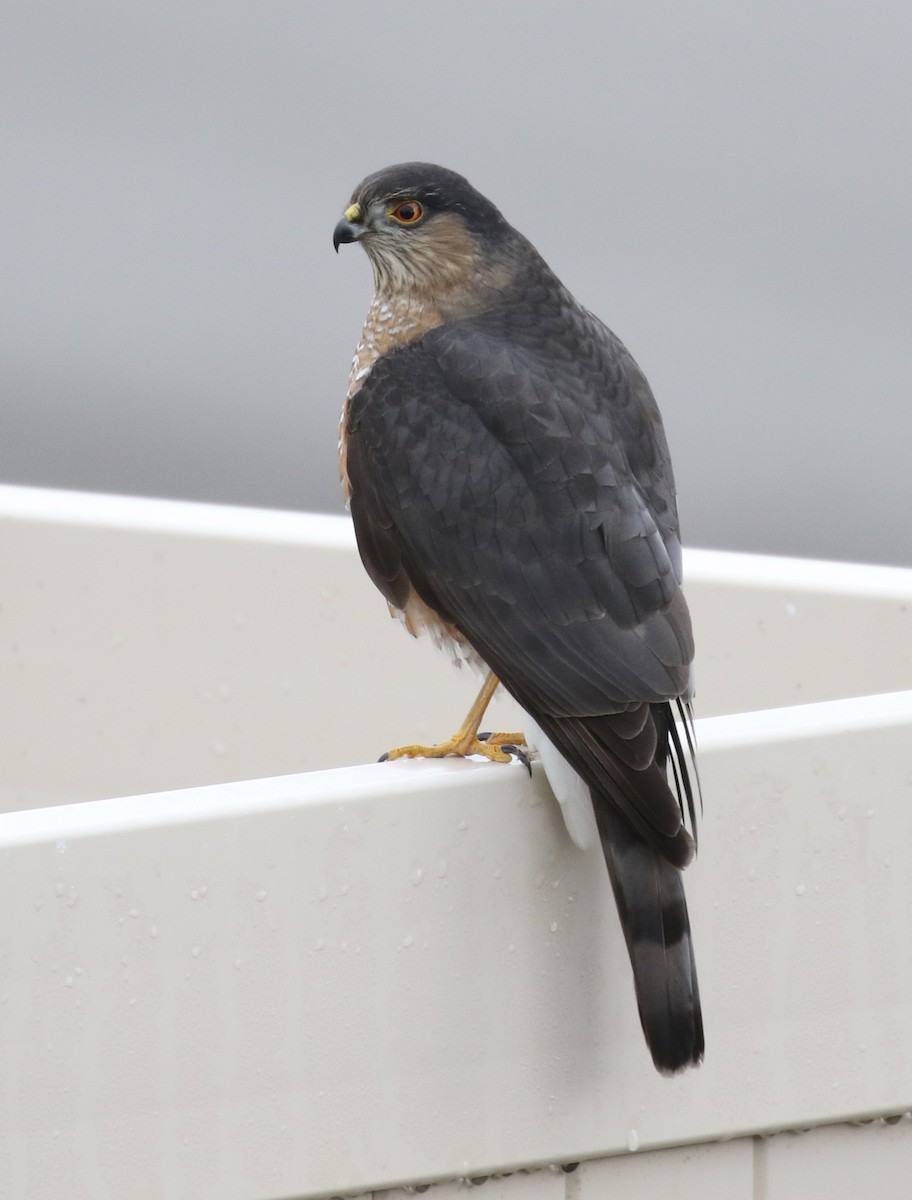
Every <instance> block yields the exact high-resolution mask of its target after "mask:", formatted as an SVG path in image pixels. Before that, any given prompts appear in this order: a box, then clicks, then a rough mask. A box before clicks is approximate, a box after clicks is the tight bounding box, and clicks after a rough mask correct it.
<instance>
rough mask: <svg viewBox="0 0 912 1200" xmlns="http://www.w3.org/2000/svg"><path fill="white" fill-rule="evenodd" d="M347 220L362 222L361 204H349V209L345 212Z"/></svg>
mask: <svg viewBox="0 0 912 1200" xmlns="http://www.w3.org/2000/svg"><path fill="white" fill-rule="evenodd" d="M345 219H346V221H360V220H361V205H360V204H349V206H348V208H347V209H346V210H345Z"/></svg>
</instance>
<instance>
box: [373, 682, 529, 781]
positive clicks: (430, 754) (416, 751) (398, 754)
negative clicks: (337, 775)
mask: <svg viewBox="0 0 912 1200" xmlns="http://www.w3.org/2000/svg"><path fill="white" fill-rule="evenodd" d="M497 687H498V679H497V676H496V675H495V674H494V672H493V671H489V672H488V674H487V675H486V676H485V681H484V683H483V684H482V686H481V691H480V692H479V693H478V695H477V697H476V698H475V703H474V704H473V705H472V707H471V708H470V709H469V711H468V713H467V715H466V719H465V720H464V721H463V723H462V726H461V727H460V728H459V729H457V731H456V732H455V733H454V734H453V736H452V737H451V738H450V740H449V741H448V742H441V743H440V744H439V745H438V746H397V747H396V749H395V750H389V751H387V753H386V754H384V755H383V756H382V757H381V759H380V761H381V762H386V761H387V760H392V759H395V758H446V757H447V756H448V755H451V754H452V755H455V756H456V757H457V758H468V756H469V755H470V754H480V755H481V756H482V757H483V758H487V759H490V760H491V762H510V761H511V760H512V759H513V758H518V759H519V761H520V762H521V763H522V764H523V766H524V767H525V768H526V770H527V771H528V772H529V774H530V775H531V774H532V767H531V766H530V764H529V755H528V754H527V753H526V751H525V749H524V747H525V745H526V737H525V734H522V733H479V732H478V726H479V725H480V724H481V718H482V717H483V716H484V711H485V709H486V708H487V707H488V703H489V702H490V699H491V697H492V696H493V695H494V693H495V691H496V690H497Z"/></svg>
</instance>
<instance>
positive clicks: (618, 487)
mask: <svg viewBox="0 0 912 1200" xmlns="http://www.w3.org/2000/svg"><path fill="white" fill-rule="evenodd" d="M343 242H359V243H360V244H361V245H362V246H363V247H364V249H365V250H366V251H367V255H368V258H369V259H370V263H371V266H372V268H373V273H374V284H375V295H374V299H373V302H372V304H371V306H370V309H369V310H368V314H367V319H366V321H365V324H364V329H363V332H362V335H361V340H360V342H359V343H358V347H357V350H356V353H355V358H354V362H353V364H352V370H351V376H350V380H349V387H348V393H347V396H346V400H345V405H344V409H343V414H342V424H341V434H340V444H339V450H340V471H341V477H342V481H343V488H344V491H345V493H346V496H347V498H348V500H349V502H350V507H351V513H352V517H353V519H354V526H355V533H356V536H357V542H358V548H359V551H360V554H361V558H362V560H363V563H364V566H365V567H366V569H367V572H368V574H369V575H370V577H371V579H372V580H373V581H374V583H375V584H376V585H377V587H378V588H379V589H380V591H381V592H382V593H383V595H384V596H385V597H386V600H387V602H388V603H389V606H390V609H391V611H393V612H394V613H395V614H397V615H399V616H400V617H401V619H402V620H403V622H404V623H405V625H406V627H407V628H408V629H409V631H410V632H411V633H412V634H416V635H417V634H418V633H419V632H421V631H429V632H430V633H431V634H432V635H433V636H434V637H435V638H436V639H437V640H438V642H440V643H443V644H445V645H449V646H451V647H452V648H453V649H454V651H455V652H456V653H457V654H458V655H460V656H463V657H465V658H468V659H469V660H470V661H472V662H474V663H475V664H476V665H477V666H479V667H481V668H482V669H483V670H485V671H486V672H487V675H486V678H485V683H484V686H483V687H482V690H481V693H480V695H479V697H478V700H477V701H476V703H475V704H474V705H473V707H472V710H471V712H470V713H469V715H468V717H467V718H466V721H465V723H464V724H463V726H462V728H461V729H460V730H459V731H458V732H457V733H456V734H455V735H454V736H453V737H452V738H451V739H450V740H449V741H448V742H444V743H442V744H441V745H438V746H433V747H425V746H406V747H401V748H399V749H398V750H394V751H392V752H391V753H390V755H389V757H398V756H401V755H409V756H418V755H434V756H441V755H444V754H462V755H466V754H475V753H481V754H485V755H486V756H487V757H488V758H491V759H495V760H498V761H509V760H510V758H511V753H510V751H512V750H514V749H515V747H516V744H517V743H519V742H521V741H522V740H523V735H522V734H499V735H496V736H491V737H489V738H488V739H487V740H483V738H484V735H481V738H480V737H479V735H478V729H479V724H480V722H481V719H482V715H483V713H484V709H485V707H486V705H487V703H488V701H489V700H490V698H491V696H492V695H493V694H494V691H495V689H496V688H497V686H498V684H502V685H503V686H504V687H505V688H506V689H507V691H508V692H509V693H510V694H511V695H512V696H513V697H514V698H515V699H516V701H517V702H518V703H519V705H520V707H521V708H522V709H523V711H524V714H525V716H526V719H527V722H528V724H527V726H526V733H525V739H526V741H527V743H528V745H529V746H530V747H532V748H535V749H537V750H538V752H539V754H540V756H541V759H542V763H543V766H544V769H545V771H546V774H547V776H548V779H549V782H550V783H551V786H552V789H553V790H554V792H555V794H556V796H557V797H558V799H559V800H560V801H561V804H562V809H563V811H564V815H565V819H566V823H567V827H568V831H569V833H570V836H571V837H572V838H573V840H574V841H575V842H577V844H579V845H583V846H585V845H586V844H587V843H588V842H590V841H594V840H595V838H596V837H598V838H599V839H600V840H601V845H602V849H603V851H604V855H605V860H606V862H607V865H608V871H609V874H610V878H611V883H612V887H613V890H614V895H615V899H616V901H617V906H618V911H619V914H620V920H621V924H622V927H623V931H624V936H625V939H626V942H627V948H628V951H629V954H630V961H631V964H632V966H633V976H634V984H635V988H636V997H637V1004H638V1008H639V1014H640V1021H641V1024H642V1026H643V1032H644V1034H645V1037H646V1042H647V1044H648V1046H649V1050H650V1052H651V1054H652V1058H653V1061H654V1063H655V1065H656V1067H657V1068H658V1070H659V1071H661V1072H663V1073H665V1074H672V1073H674V1072H677V1071H679V1070H681V1069H683V1068H685V1067H687V1066H690V1065H695V1064H697V1063H699V1062H700V1060H701V1059H702V1057H703V1023H702V1016H701V1011H700V1000H699V992H698V988H697V976H696V968H695V964H694V955H693V946H692V939H691V933H690V925H689V921H688V915H687V904H686V901H685V897H684V888H683V883H682V879H681V870H682V868H683V867H685V866H686V865H687V863H688V862H689V861H690V859H691V858H692V856H693V853H694V846H695V841H694V839H695V819H694V816H695V814H694V807H695V805H694V791H695V786H694V784H693V783H692V777H691V770H692V769H693V768H692V767H689V763H688V759H690V760H691V762H692V760H693V741H692V737H691V732H690V730H691V724H692V716H691V709H690V697H691V694H692V683H691V662H692V658H693V638H692V634H691V624H690V617H689V614H688V610H687V605H686V604H685V601H684V596H683V593H682V590H681V543H680V540H679V531H678V516H677V506H676V499H675V486H674V479H673V475H672V469H671V462H670V459H669V453H668V446H667V443H666V440H665V434H664V431H663V428H662V422H661V418H660V415H659V410H658V408H657V406H656V402H655V399H654V398H653V395H652V392H651V390H650V388H649V384H648V383H647V382H646V379H645V377H644V375H643V373H642V372H641V371H640V369H639V367H638V366H637V364H636V363H635V362H634V360H633V358H632V357H631V355H630V354H629V353H628V351H627V350H626V349H625V347H624V346H623V344H622V343H621V342H620V340H619V339H618V338H617V337H616V336H615V335H614V334H613V333H612V332H611V330H609V329H608V328H607V327H606V326H605V325H603V324H602V322H601V321H599V320H598V318H597V317H595V316H593V315H592V314H591V313H590V312H588V311H587V310H586V309H585V308H583V307H582V306H581V305H580V304H578V303H577V301H576V300H575V299H574V298H573V296H571V294H570V293H569V292H568V291H567V289H566V288H565V287H564V286H563V284H562V283H561V282H560V280H559V279H558V278H557V277H556V276H555V274H554V273H553V271H551V270H550V268H549V267H548V266H547V264H546V263H545V262H544V261H543V259H542V258H541V256H540V255H539V254H538V252H537V251H536V250H535V248H534V247H533V246H532V245H531V243H530V242H529V241H527V239H526V238H524V237H523V236H522V234H520V233H518V232H517V231H516V230H515V229H513V228H512V227H511V226H510V225H509V224H508V223H507V221H506V220H505V219H504V217H503V216H502V215H501V213H500V212H499V211H498V210H497V209H496V208H495V207H494V205H493V204H492V203H491V202H490V201H489V200H487V199H486V198H485V197H484V196H482V195H481V194H480V193H479V192H477V191H476V190H475V189H474V188H473V187H472V186H471V185H470V184H469V183H468V181H467V180H465V179H464V178H463V177H462V176H461V175H457V174H456V173H455V172H453V171H449V170H446V169H444V168H443V167H438V166H433V165H431V164H428V163H404V164H400V165H398V166H393V167H388V168H386V169H385V170H382V171H378V172H377V173H376V174H373V175H369V176H368V177H367V178H366V179H365V180H363V181H362V182H361V183H360V184H359V185H358V186H357V188H356V189H355V191H354V194H353V196H352V199H351V203H350V204H349V206H348V208H346V210H345V215H344V216H343V218H342V220H340V221H339V223H338V224H337V225H336V227H335V231H334V234H333V244H334V246H335V248H336V250H337V251H338V248H339V245H340V244H341V243H343ZM682 731H683V741H682ZM669 770H670V774H671V780H672V785H673V787H672V785H670V784H669ZM694 778H695V777H694ZM685 810H686V812H685ZM685 815H686V816H687V817H688V818H689V822H690V826H691V829H692V830H693V831H694V833H693V834H692V833H691V832H690V831H688V829H687V827H686V822H685Z"/></svg>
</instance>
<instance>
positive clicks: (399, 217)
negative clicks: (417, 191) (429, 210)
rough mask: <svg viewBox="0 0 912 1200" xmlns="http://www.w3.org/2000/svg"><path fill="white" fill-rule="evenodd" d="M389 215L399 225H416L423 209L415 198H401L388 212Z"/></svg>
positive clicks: (422, 214)
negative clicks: (400, 201) (399, 202)
mask: <svg viewBox="0 0 912 1200" xmlns="http://www.w3.org/2000/svg"><path fill="white" fill-rule="evenodd" d="M390 216H391V217H393V218H394V220H396V221H398V222H399V224H400V225H417V223H418V222H419V221H420V220H421V218H422V217H423V216H424V209H423V208H422V207H421V205H420V204H419V203H418V201H417V200H403V201H402V203H401V204H397V205H396V207H395V208H394V209H393V210H392V211H391V212H390Z"/></svg>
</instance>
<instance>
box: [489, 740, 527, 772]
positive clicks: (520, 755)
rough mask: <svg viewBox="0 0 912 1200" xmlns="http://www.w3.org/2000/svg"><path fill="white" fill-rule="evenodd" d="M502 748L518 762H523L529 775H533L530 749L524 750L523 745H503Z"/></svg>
mask: <svg viewBox="0 0 912 1200" xmlns="http://www.w3.org/2000/svg"><path fill="white" fill-rule="evenodd" d="M489 736H490V735H489ZM500 748H501V750H503V752H504V754H510V755H512V756H513V758H515V759H516V760H517V761H518V762H521V763H522V765H523V766H524V767H525V768H526V770H527V771H528V772H529V775H530V777H531V775H532V760H531V758H530V757H529V754H528V751H526V750H523V748H522V746H501V747H500Z"/></svg>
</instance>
